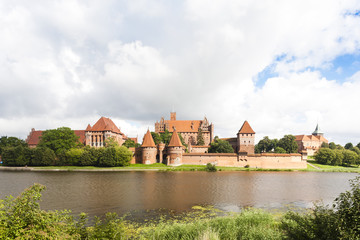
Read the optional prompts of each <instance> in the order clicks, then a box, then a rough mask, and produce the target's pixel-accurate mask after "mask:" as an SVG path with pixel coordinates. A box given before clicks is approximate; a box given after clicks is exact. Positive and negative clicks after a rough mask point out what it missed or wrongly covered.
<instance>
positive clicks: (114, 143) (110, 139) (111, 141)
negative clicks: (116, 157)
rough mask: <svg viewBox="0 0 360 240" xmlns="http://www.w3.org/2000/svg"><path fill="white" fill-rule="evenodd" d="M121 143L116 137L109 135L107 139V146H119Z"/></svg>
mask: <svg viewBox="0 0 360 240" xmlns="http://www.w3.org/2000/svg"><path fill="white" fill-rule="evenodd" d="M119 146H120V145H119V143H118V142H117V141H116V139H115V138H114V137H108V138H106V139H105V147H119Z"/></svg>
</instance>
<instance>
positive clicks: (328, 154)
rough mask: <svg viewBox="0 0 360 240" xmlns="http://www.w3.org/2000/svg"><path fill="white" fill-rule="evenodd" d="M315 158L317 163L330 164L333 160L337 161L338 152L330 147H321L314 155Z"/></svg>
mask: <svg viewBox="0 0 360 240" xmlns="http://www.w3.org/2000/svg"><path fill="white" fill-rule="evenodd" d="M314 158H315V161H316V162H317V163H320V164H328V165H330V164H331V163H332V162H335V158H336V154H335V152H334V151H333V150H331V149H329V148H320V149H319V150H318V151H317V153H316V154H315V155H314Z"/></svg>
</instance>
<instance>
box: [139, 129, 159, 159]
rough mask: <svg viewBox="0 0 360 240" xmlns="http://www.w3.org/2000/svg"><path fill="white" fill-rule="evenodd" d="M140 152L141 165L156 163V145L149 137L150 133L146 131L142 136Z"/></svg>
mask: <svg viewBox="0 0 360 240" xmlns="http://www.w3.org/2000/svg"><path fill="white" fill-rule="evenodd" d="M141 151H142V163H143V164H153V163H156V152H157V149H156V145H155V143H154V139H153V138H152V136H151V133H150V131H149V130H148V131H147V132H146V134H145V136H144V139H143V143H142V145H141Z"/></svg>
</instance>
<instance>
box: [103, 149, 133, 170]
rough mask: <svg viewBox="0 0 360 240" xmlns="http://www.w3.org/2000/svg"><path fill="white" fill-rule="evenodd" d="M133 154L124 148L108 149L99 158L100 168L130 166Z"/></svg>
mask: <svg viewBox="0 0 360 240" xmlns="http://www.w3.org/2000/svg"><path fill="white" fill-rule="evenodd" d="M131 158H132V152H131V151H130V150H129V149H128V148H127V147H124V146H121V147H108V148H105V149H104V151H103V152H102V153H101V154H100V156H99V166H100V167H121V166H127V165H129V164H130V161H131Z"/></svg>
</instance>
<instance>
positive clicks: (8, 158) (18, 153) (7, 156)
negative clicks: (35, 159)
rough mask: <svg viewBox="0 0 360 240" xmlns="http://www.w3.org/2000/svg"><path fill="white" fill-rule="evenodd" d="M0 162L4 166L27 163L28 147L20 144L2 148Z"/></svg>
mask: <svg viewBox="0 0 360 240" xmlns="http://www.w3.org/2000/svg"><path fill="white" fill-rule="evenodd" d="M2 151H3V152H2V156H1V158H2V162H3V165H5V166H25V165H28V164H29V155H30V154H29V151H30V150H29V148H27V147H24V146H22V145H19V146H16V147H5V148H3V150H2Z"/></svg>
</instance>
